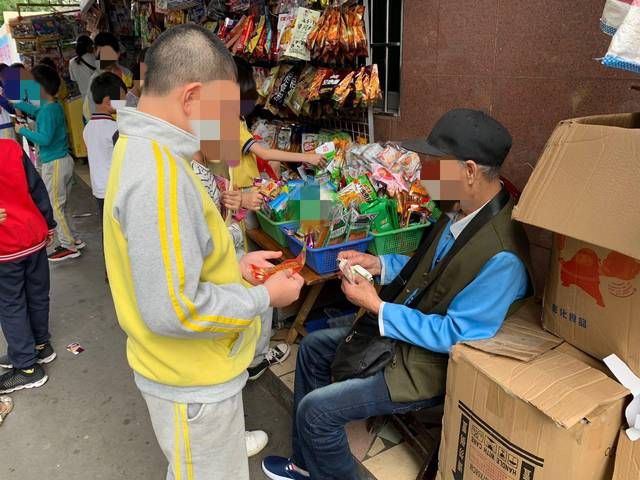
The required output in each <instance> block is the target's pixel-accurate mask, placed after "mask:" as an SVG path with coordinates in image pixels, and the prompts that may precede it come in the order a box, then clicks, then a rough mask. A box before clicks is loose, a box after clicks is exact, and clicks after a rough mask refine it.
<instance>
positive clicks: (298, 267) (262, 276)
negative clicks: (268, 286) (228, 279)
mask: <svg viewBox="0 0 640 480" xmlns="http://www.w3.org/2000/svg"><path fill="white" fill-rule="evenodd" d="M306 259H307V246H306V245H305V246H303V247H302V251H301V252H300V253H299V254H298V256H297V257H296V258H290V259H288V260H285V261H283V262H281V263H279V264H278V265H275V266H273V267H270V268H263V267H258V266H256V265H251V273H252V275H253V277H254V278H255V279H256V280H257V281H258V282H260V283H264V282H266V281H267V280H268V279H269V277H270V276H272V275H274V274H275V273H277V272H282V271H284V270H291V271H292V272H293V273H300V272H301V271H302V269H303V268H304V264H305V262H306Z"/></svg>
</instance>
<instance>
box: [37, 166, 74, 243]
mask: <svg viewBox="0 0 640 480" xmlns="http://www.w3.org/2000/svg"><path fill="white" fill-rule="evenodd" d="M73 167H74V163H73V158H71V155H66V156H64V157H62V158H59V159H58V160H53V161H52V162H47V163H43V164H42V169H41V175H42V180H43V181H44V184H45V186H46V187H47V192H49V200H51V205H52V206H53V217H54V218H55V220H56V223H57V224H58V226H57V227H56V236H57V239H58V243H59V244H60V245H61V246H63V247H64V248H68V249H70V250H75V249H76V246H75V245H74V243H75V235H74V234H73V232H72V231H71V223H70V222H69V215H67V202H68V200H69V194H70V193H71V185H72V180H73Z"/></svg>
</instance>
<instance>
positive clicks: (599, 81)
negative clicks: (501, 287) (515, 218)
mask: <svg viewBox="0 0 640 480" xmlns="http://www.w3.org/2000/svg"><path fill="white" fill-rule="evenodd" d="M391 3H392V4H393V0H392V2H391ZM404 4H405V7H404V33H403V56H402V83H401V90H402V91H401V104H400V116H399V117H398V118H385V117H376V121H375V136H376V140H386V139H390V140H401V139H404V138H410V137H414V136H426V134H427V133H428V132H429V130H430V128H431V127H432V125H433V123H434V122H435V121H436V119H437V118H438V117H439V116H440V115H441V114H442V113H444V112H445V111H447V110H449V109H451V108H454V107H470V108H478V109H483V110H485V111H487V112H488V113H490V114H491V115H493V116H495V117H496V118H498V119H499V120H500V121H501V122H502V123H504V124H505V125H506V126H507V128H508V129H509V130H510V131H511V134H512V135H513V137H514V143H513V148H512V150H511V154H510V155H509V158H508V159H507V161H506V164H505V167H504V173H505V176H506V177H507V178H509V179H510V180H511V181H512V182H513V183H515V184H516V185H517V186H518V187H519V188H522V187H523V186H524V184H525V183H526V181H527V178H528V177H529V175H530V173H531V169H532V166H533V165H535V163H536V160H537V158H538V156H539V154H540V152H541V151H542V149H543V147H544V144H545V142H546V140H547V138H548V137H549V135H550V134H551V132H552V130H553V128H554V126H555V125H556V124H557V122H558V121H559V120H562V119H565V118H571V117H577V116H585V115H593V114H598V113H613V112H626V111H637V110H640V92H638V91H631V90H630V86H631V85H633V84H636V85H638V84H640V76H638V75H634V74H627V73H625V72H623V71H620V70H612V69H608V68H606V67H604V66H603V65H601V64H600V63H599V62H597V61H596V60H594V59H595V58H597V57H602V56H604V54H605V53H606V50H607V46H608V43H609V41H610V37H608V36H606V35H604V34H603V33H601V32H600V30H599V28H598V21H599V19H600V16H601V13H602V7H603V5H604V0H578V1H569V0H527V1H522V0H404ZM530 238H531V240H532V243H533V244H534V248H533V252H532V253H533V255H534V261H535V263H536V265H537V267H538V272H537V273H538V275H537V276H538V277H539V278H538V282H537V283H540V282H541V280H542V277H543V275H544V269H545V268H546V267H544V266H545V265H546V263H547V252H548V247H549V245H550V238H549V236H548V235H545V234H544V232H530ZM541 266H542V267H541Z"/></svg>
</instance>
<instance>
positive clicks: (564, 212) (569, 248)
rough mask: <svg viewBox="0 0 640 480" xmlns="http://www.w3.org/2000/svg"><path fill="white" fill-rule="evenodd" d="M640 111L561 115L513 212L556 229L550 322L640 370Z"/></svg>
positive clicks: (576, 341)
mask: <svg viewBox="0 0 640 480" xmlns="http://www.w3.org/2000/svg"><path fill="white" fill-rule="evenodd" d="M639 186H640V114H620V115H604V116H597V117H588V118H578V119H574V120H567V121H564V122H561V123H560V124H559V125H558V127H557V128H556V130H555V131H554V132H553V134H552V135H551V138H550V139H549V141H548V142H547V145H546V147H545V150H544V152H543V153H542V156H541V157H540V160H539V161H538V164H537V165H536V168H535V170H534V172H533V174H532V175H531V178H530V179H529V182H528V183H527V186H526V187H525V189H524V191H523V193H522V196H521V198H520V201H519V203H518V205H517V206H516V208H515V209H514V212H513V217H514V218H515V219H516V220H519V221H521V222H524V223H527V224H530V225H534V226H536V227H540V228H544V229H547V230H551V231H552V232H555V234H556V235H555V238H554V244H553V248H552V253H551V265H550V269H549V274H548V278H547V284H546V289H545V298H544V315H543V325H544V328H545V329H547V330H549V331H550V332H553V333H554V334H556V335H559V336H560V337H562V338H564V339H565V340H567V341H568V342H570V343H571V344H573V345H574V346H576V347H578V348H579V349H581V350H583V351H585V352H587V353H589V354H591V355H594V356H595V357H597V358H599V359H602V358H604V357H606V356H607V355H609V354H611V353H615V354H617V355H618V356H619V357H620V358H622V360H624V361H625V362H626V363H627V364H628V365H629V366H630V367H631V368H632V369H633V370H635V371H636V372H640V321H638V318H639V316H640V208H638V205H639V204H640V202H639V201H638V198H637V197H638V194H637V192H638V187H639Z"/></svg>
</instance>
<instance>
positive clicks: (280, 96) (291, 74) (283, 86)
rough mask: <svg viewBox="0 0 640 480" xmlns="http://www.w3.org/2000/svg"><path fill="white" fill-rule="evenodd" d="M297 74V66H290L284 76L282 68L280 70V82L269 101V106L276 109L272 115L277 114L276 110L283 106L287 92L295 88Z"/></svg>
mask: <svg viewBox="0 0 640 480" xmlns="http://www.w3.org/2000/svg"><path fill="white" fill-rule="evenodd" d="M298 73H299V68H298V66H297V65H296V66H291V68H289V70H288V71H287V72H286V73H284V74H283V72H282V68H281V69H280V75H281V76H282V80H281V81H280V84H279V85H277V86H276V87H274V89H273V93H272V94H271V98H270V99H269V105H270V106H273V107H275V109H276V112H272V113H277V110H279V109H280V108H282V106H283V105H284V101H285V99H286V98H287V95H289V92H290V91H291V90H293V89H294V88H295V86H296V83H297V81H298ZM270 110H271V109H270Z"/></svg>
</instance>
